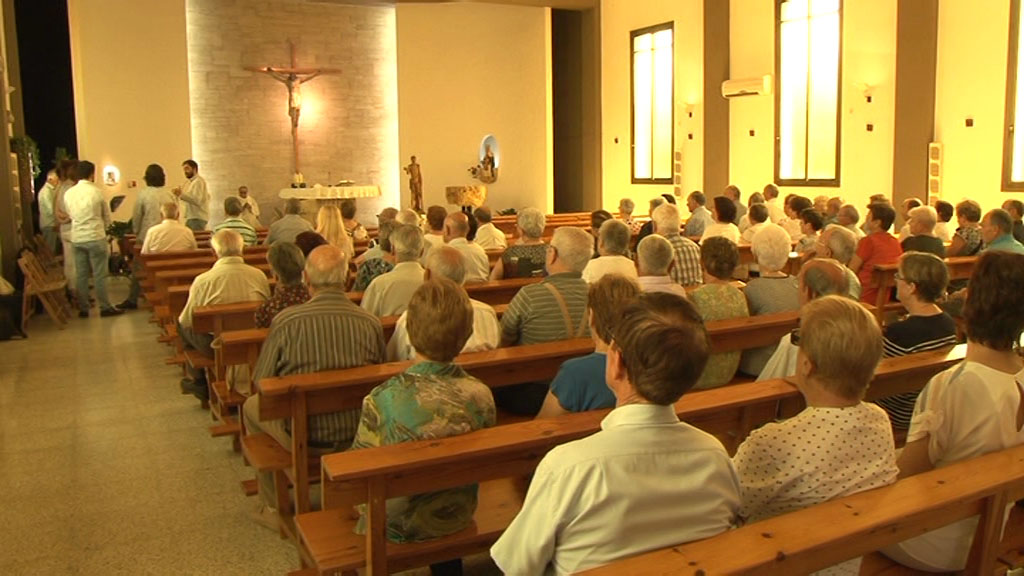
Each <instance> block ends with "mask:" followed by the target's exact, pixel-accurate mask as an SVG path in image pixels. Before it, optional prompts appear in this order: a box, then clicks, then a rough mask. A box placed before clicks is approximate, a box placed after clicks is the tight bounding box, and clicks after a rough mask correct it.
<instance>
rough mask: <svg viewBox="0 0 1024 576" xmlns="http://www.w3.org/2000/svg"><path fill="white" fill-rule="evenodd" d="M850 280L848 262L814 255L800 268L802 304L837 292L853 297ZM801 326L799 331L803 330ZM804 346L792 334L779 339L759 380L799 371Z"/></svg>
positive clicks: (793, 373)
mask: <svg viewBox="0 0 1024 576" xmlns="http://www.w3.org/2000/svg"><path fill="white" fill-rule="evenodd" d="M849 292H850V283H849V280H848V279H847V277H846V271H845V269H844V266H842V265H840V264H839V263H838V262H836V261H835V260H832V259H830V258H812V259H811V260H808V261H807V262H806V263H805V264H804V265H803V267H801V268H800V306H803V305H804V304H807V303H808V302H810V301H812V300H815V299H817V298H821V297H822V296H829V295H836V296H843V297H847V298H848V297H849ZM798 331H799V328H798V329H797V334H799V332H798ZM797 341H799V337H797ZM799 351H800V347H799V346H798V345H797V344H796V343H795V342H794V338H793V335H792V334H786V335H785V336H783V337H782V338H781V339H780V340H779V345H778V347H777V348H775V353H774V354H772V357H771V359H770V360H768V363H767V364H765V366H764V370H762V371H761V375H760V376H758V377H757V381H758V382H760V381H762V380H771V379H772V378H787V377H789V376H793V375H795V374H796V363H797V352H799Z"/></svg>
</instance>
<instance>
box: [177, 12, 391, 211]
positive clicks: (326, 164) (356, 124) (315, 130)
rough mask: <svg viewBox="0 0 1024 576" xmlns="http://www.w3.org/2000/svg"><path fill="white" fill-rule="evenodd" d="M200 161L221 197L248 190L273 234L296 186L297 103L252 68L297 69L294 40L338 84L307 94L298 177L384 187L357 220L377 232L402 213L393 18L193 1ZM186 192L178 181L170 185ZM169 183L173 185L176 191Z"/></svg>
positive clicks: (311, 86)
mask: <svg viewBox="0 0 1024 576" xmlns="http://www.w3.org/2000/svg"><path fill="white" fill-rule="evenodd" d="M186 6H187V8H186V9H187V22H188V59H189V81H190V90H189V92H190V104H191V120H192V149H193V155H194V158H195V160H196V161H197V162H198V163H199V167H200V173H201V174H202V175H203V176H204V177H205V178H206V179H207V182H208V183H209V186H210V190H211V194H212V197H213V200H212V201H211V202H212V205H211V213H210V215H211V220H212V221H213V222H218V221H220V220H221V219H222V218H223V199H224V198H225V197H227V196H229V195H232V194H235V193H236V190H237V189H238V186H240V185H242V184H245V185H247V186H248V187H249V190H250V193H251V194H253V196H255V197H256V199H257V200H258V201H259V202H260V206H261V208H262V211H263V221H264V224H269V223H270V221H271V220H272V218H273V217H272V214H273V211H274V208H275V207H280V206H281V204H282V202H281V200H279V199H278V191H279V190H280V189H281V188H284V187H287V186H288V185H289V184H290V183H291V176H292V145H291V131H290V130H291V128H290V126H291V124H290V119H289V117H288V93H287V90H286V88H285V86H284V84H282V83H281V82H278V81H276V80H274V79H272V78H270V77H269V76H267V75H265V74H260V73H257V72H249V71H246V70H245V69H244V68H245V67H246V66H288V65H289V59H290V55H289V47H288V40H292V41H294V42H295V44H296V53H297V64H298V66H300V67H323V68H337V69H339V70H340V71H341V72H340V73H338V74H332V75H324V76H320V77H318V78H315V79H313V80H311V81H309V82H307V83H305V84H303V86H302V114H301V116H300V123H299V142H300V144H299V146H300V167H301V170H302V173H303V175H304V176H305V179H306V182H307V183H308V184H309V185H312V184H314V183H321V184H325V185H326V184H328V183H330V182H336V181H338V180H342V179H347V180H353V181H355V182H357V183H360V184H370V183H372V184H378V185H380V187H381V191H382V194H383V196H382V197H381V198H379V199H373V200H360V201H359V204H358V205H359V215H358V218H359V219H360V220H361V221H362V222H364V223H365V224H373V225H376V218H375V217H374V215H375V214H377V213H378V212H379V211H380V209H381V208H383V207H385V206H388V205H393V206H397V205H398V198H399V175H400V174H401V167H400V166H399V159H398V110H397V109H398V96H397V61H396V42H395V10H394V8H393V7H387V6H383V7H381V6H348V5H342V4H330V3H317V2H308V1H299V0H187V5H186ZM170 181H171V182H176V181H177V180H176V179H175V178H170ZM169 183H170V182H169Z"/></svg>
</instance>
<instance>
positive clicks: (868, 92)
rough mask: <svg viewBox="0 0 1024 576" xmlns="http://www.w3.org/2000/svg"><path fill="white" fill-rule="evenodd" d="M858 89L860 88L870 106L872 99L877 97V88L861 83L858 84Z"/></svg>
mask: <svg viewBox="0 0 1024 576" xmlns="http://www.w3.org/2000/svg"><path fill="white" fill-rule="evenodd" d="M857 88H859V89H860V92H861V94H863V95H864V101H865V102H867V103H869V104H870V103H871V100H872V97H873V96H874V95H875V87H874V86H872V85H871V84H868V83H867V82H861V83H859V84H857Z"/></svg>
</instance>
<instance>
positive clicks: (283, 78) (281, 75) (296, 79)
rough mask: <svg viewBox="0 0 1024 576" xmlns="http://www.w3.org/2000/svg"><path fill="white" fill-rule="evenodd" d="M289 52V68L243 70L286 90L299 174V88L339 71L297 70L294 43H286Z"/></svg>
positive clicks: (321, 69) (322, 69)
mask: <svg viewBox="0 0 1024 576" xmlns="http://www.w3.org/2000/svg"><path fill="white" fill-rule="evenodd" d="M288 47H289V49H290V50H291V66H288V67H287V68H280V67H277V66H263V67H259V68H255V67H252V66H246V67H245V69H246V70H249V71H251V72H261V73H263V74H266V75H268V76H270V77H271V78H273V79H274V80H277V81H278V82H281V83H282V84H284V85H285V88H287V89H288V116H289V117H290V118H291V119H292V159H293V164H294V169H295V173H296V174H298V173H299V114H300V113H301V112H302V89H301V86H302V85H303V84H304V83H306V82H309V81H310V80H312V79H313V78H316V77H317V76H320V75H321V74H338V73H340V72H341V70H338V69H336V68H299V67H298V65H297V64H296V62H295V43H294V42H292V41H291V40H289V41H288Z"/></svg>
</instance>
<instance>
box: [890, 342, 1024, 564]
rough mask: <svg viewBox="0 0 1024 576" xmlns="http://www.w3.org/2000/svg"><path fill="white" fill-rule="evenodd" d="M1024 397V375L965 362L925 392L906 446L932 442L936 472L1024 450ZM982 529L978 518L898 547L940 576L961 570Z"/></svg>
mask: <svg viewBox="0 0 1024 576" xmlns="http://www.w3.org/2000/svg"><path fill="white" fill-rule="evenodd" d="M1021 395H1024V370H1021V371H1020V372H1018V373H1017V374H1007V373H1006V372H1000V371H998V370H995V369H993V368H989V367H988V366H985V365H984V364H979V363H977V362H971V361H966V360H965V361H964V362H961V363H960V364H957V365H956V366H953V367H952V368H950V369H948V370H945V371H944V372H941V373H939V374H937V375H935V376H934V377H932V379H931V380H930V381H929V382H928V384H927V385H926V386H925V387H924V390H922V391H921V395H920V396H918V397H917V404H916V405H915V406H914V416H913V418H912V419H911V421H910V431H909V432H908V433H907V443H908V444H909V443H911V442H914V441H916V440H921V439H922V438H925V437H927V438H928V458H929V459H930V460H931V462H932V464H933V465H934V466H935V467H936V468H942V467H944V466H948V465H950V464H954V463H956V462H960V461H962V460H967V459H970V458H975V457H977V456H982V455H984V454H988V453H990V452H996V451H999V450H1005V449H1006V448H1011V447H1013V446H1017V445H1019V444H1022V443H1024V431H1022V430H1017V412H1018V410H1019V409H1020V399H1021ZM1012 505H1013V504H1012V503H1011V504H1010V506H1011V507H1012ZM1007 513H1009V508H1007ZM1004 522H1005V518H1004ZM977 525H978V518H977V516H975V517H974V518H968V519H967V520H962V521H960V522H957V523H955V524H951V525H949V526H946V527H944V528H940V529H938V530H934V531H932V532H928V533H927V534H924V535H922V536H918V537H917V538H913V539H911V540H906V541H904V542H901V543H900V544H899V545H898V547H899V549H900V551H901V552H903V553H905V554H908V555H910V556H912V557H914V558H915V559H917V560H918V561H920V562H922V563H924V564H928V565H931V566H933V567H935V568H937V569H938V570H939V571H944V572H949V571H955V570H961V569H963V567H964V564H965V563H966V562H967V555H968V553H969V551H970V547H971V542H972V541H973V539H974V529H975V528H976V527H977Z"/></svg>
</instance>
